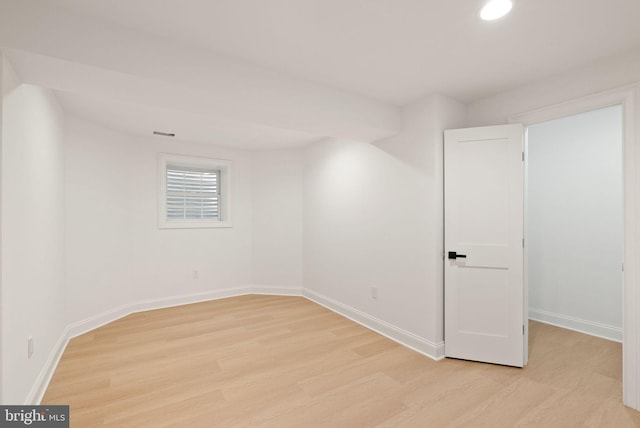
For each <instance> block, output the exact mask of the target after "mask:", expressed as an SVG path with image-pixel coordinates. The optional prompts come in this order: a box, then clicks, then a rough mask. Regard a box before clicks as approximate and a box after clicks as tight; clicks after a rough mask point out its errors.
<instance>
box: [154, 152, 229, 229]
mask: <svg viewBox="0 0 640 428" xmlns="http://www.w3.org/2000/svg"><path fill="white" fill-rule="evenodd" d="M167 164H169V165H176V166H184V167H192V168H208V169H217V170H219V171H220V197H221V203H220V205H221V207H220V220H184V221H177V220H171V221H168V220H167V172H166V171H167ZM229 227H232V225H231V161H229V160H223V159H212V158H204V157H196V156H183V155H174V154H170V153H159V154H158V228H159V229H203V228H229Z"/></svg>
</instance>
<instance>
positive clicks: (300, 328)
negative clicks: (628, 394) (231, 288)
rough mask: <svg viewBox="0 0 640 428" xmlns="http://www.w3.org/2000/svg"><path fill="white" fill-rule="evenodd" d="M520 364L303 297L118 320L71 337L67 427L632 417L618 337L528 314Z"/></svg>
mask: <svg viewBox="0 0 640 428" xmlns="http://www.w3.org/2000/svg"><path fill="white" fill-rule="evenodd" d="M530 328H531V329H530V331H531V333H530V360H529V365H528V366H527V367H526V368H524V369H517V368H510V367H502V366H495V365H490V364H479V363H472V362H467V361H459V360H443V361H440V362H435V361H432V360H431V359H429V358H427V357H424V356H422V355H419V354H417V353H415V352H413V351H411V350H409V349H407V348H404V347H402V346H400V345H398V344H396V343H394V342H392V341H390V340H388V339H386V338H384V337H382V336H380V335H378V334H376V333H373V332H371V331H370V330H367V329H366V328H364V327H361V326H359V325H358V324H355V323H353V322H352V321H350V320H348V319H346V318H343V317H341V316H339V315H336V314H334V313H332V312H330V311H329V310H327V309H325V308H323V307H321V306H319V305H316V304H314V303H312V302H310V301H308V300H306V299H304V298H300V297H277V296H258V295H251V296H242V297H235V298H229V299H223V300H216V301H211V302H206V303H198V304H193V305H186V306H180V307H174V308H168V309H162V310H156V311H150V312H144V313H138V314H133V315H130V316H128V317H125V318H122V319H120V320H118V321H115V322H113V323H111V324H108V325H106V326H104V327H101V328H99V329H97V330H94V331H92V332H90V333H87V334H85V335H83V336H79V337H77V338H75V339H73V340H72V341H71V342H70V343H69V346H68V347H67V349H66V351H65V353H64V355H63V357H62V359H61V361H60V364H59V366H58V368H57V370H56V372H55V374H54V377H53V379H52V381H51V383H50V385H49V388H48V390H47V392H46V394H45V397H44V400H43V403H44V404H69V405H71V426H72V427H76V428H78V427H82V428H84V427H103V426H108V427H164V426H175V427H279V428H280V427H296V428H304V427H332V428H341V427H345V428H352V427H393V428H395V427H445V426H446V427H448V426H451V427H456V426H468V427H515V426H531V427H632V426H640V414H639V413H638V412H635V411H634V410H631V409H629V408H625V407H624V406H623V405H622V385H621V371H622V368H621V360H622V357H621V345H620V344H617V343H613V342H609V341H606V340H602V339H597V338H594V337H590V336H586V335H582V334H579V333H574V332H571V331H568V330H563V329H560V328H556V327H552V326H548V325H545V324H540V323H534V322H532V323H531V325H530Z"/></svg>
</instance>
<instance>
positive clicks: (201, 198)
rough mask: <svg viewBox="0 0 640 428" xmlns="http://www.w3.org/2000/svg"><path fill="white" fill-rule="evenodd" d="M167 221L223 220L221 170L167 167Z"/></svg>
mask: <svg viewBox="0 0 640 428" xmlns="http://www.w3.org/2000/svg"><path fill="white" fill-rule="evenodd" d="M166 174H167V175H166V183H167V189H166V191H167V199H166V201H167V203H166V210H167V211H166V215H167V217H166V218H167V221H185V220H208V221H212V220H213V221H216V220H217V221H219V220H220V212H221V210H220V208H221V207H220V175H221V174H220V170H216V169H206V168H195V167H194V168H192V167H184V166H177V165H169V164H167V169H166Z"/></svg>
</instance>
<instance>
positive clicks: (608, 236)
mask: <svg viewBox="0 0 640 428" xmlns="http://www.w3.org/2000/svg"><path fill="white" fill-rule="evenodd" d="M527 159H528V174H527V179H528V197H527V240H528V245H527V252H528V271H529V274H528V279H529V316H530V317H531V318H532V319H537V320H541V321H546V322H551V323H553V324H556V325H560V326H563V327H567V328H573V329H578V330H581V331H584V332H587V333H591V334H596V335H601V336H604V337H609V338H611V339H616V340H622V271H621V266H622V262H623V254H622V250H623V224H622V218H623V213H622V206H623V201H622V107H621V106H614V107H608V108H605V109H600V110H595V111H591V112H587V113H582V114H579V115H575V116H570V117H566V118H562V119H557V120H552V121H549V122H543V123H539V124H536V125H532V126H530V127H529V128H528V149H527Z"/></svg>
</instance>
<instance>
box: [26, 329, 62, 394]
mask: <svg viewBox="0 0 640 428" xmlns="http://www.w3.org/2000/svg"><path fill="white" fill-rule="evenodd" d="M68 331H69V329H68V328H65V329H64V330H63V331H62V333H61V334H60V337H59V338H58V340H57V342H56V344H55V345H54V346H53V349H52V350H51V353H50V354H49V357H48V358H47V361H45V363H44V366H43V367H42V370H41V371H40V374H39V375H38V377H37V378H36V381H35V382H34V384H33V386H32V387H31V391H29V395H27V398H26V399H25V402H24V405H25V406H31V405H38V404H40V402H41V401H42V397H44V393H45V392H46V391H47V387H48V386H49V382H51V378H52V377H53V373H54V372H55V371H56V367H58V363H59V362H60V358H61V357H62V354H63V353H64V350H65V349H66V348H67V343H69V337H68Z"/></svg>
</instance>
